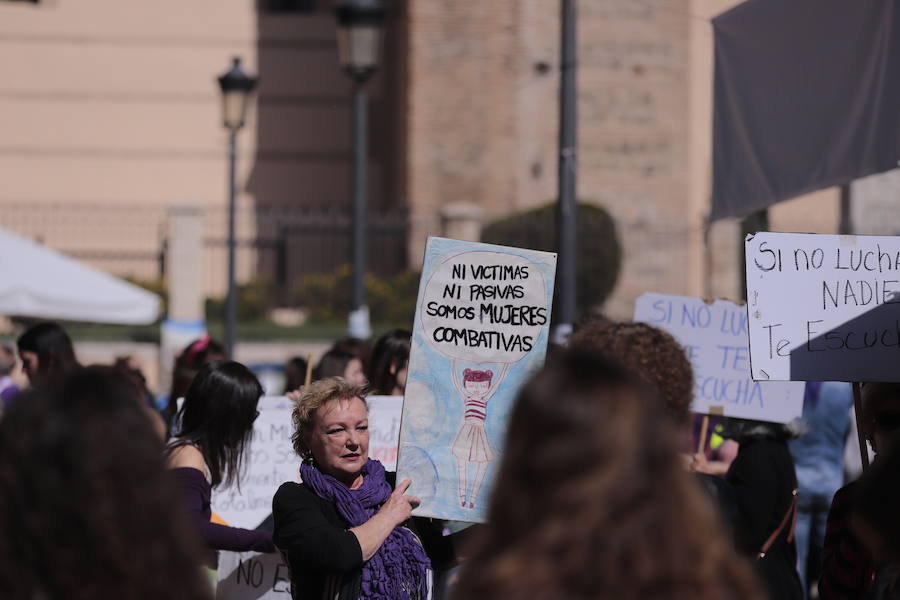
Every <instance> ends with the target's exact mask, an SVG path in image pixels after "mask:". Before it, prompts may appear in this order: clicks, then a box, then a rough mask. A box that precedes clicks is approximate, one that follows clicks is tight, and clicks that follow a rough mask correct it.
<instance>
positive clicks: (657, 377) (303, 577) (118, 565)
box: [0, 318, 900, 600]
mask: <svg viewBox="0 0 900 600" xmlns="http://www.w3.org/2000/svg"><path fill="white" fill-rule="evenodd" d="M410 337H411V334H410V332H408V331H404V330H394V331H390V332H388V333H386V334H385V335H383V336H381V337H380V338H378V339H377V340H376V341H375V343H374V344H373V345H371V346H370V345H369V344H368V343H367V342H365V341H362V340H355V339H345V340H340V341H338V342H336V343H335V344H334V346H333V347H332V348H330V349H329V350H328V351H327V352H325V353H324V354H323V355H322V356H321V357H320V359H319V360H318V362H317V364H316V365H315V366H314V367H313V366H312V365H309V364H307V361H306V360H305V359H303V358H301V357H294V358H291V359H289V360H288V361H287V363H286V364H285V379H286V383H285V389H284V392H285V393H287V394H288V395H289V397H290V398H291V399H292V401H293V411H292V423H291V426H292V431H293V435H292V443H293V448H294V451H295V452H296V455H297V461H298V464H299V465H300V466H299V471H300V480H301V482H300V483H296V482H286V483H284V484H283V485H282V486H281V487H280V488H279V489H278V491H277V492H276V493H275V495H274V498H273V504H272V520H271V527H261V528H259V529H255V530H247V529H241V528H237V527H232V526H229V525H227V524H224V523H220V522H216V521H217V519H216V516H215V515H214V514H213V512H212V509H211V496H212V492H213V490H215V489H227V488H229V487H231V486H235V485H238V482H239V480H240V477H241V473H242V465H243V464H244V463H245V461H246V457H247V451H248V448H249V445H250V441H251V438H252V433H253V426H254V421H255V420H256V418H257V417H258V415H259V412H258V402H259V399H260V397H262V395H263V387H262V385H261V384H260V381H259V380H258V378H257V377H256V375H254V373H253V372H252V371H251V370H250V369H248V368H247V367H246V366H244V365H242V364H240V363H238V362H234V361H230V360H227V359H226V356H225V351H224V348H223V347H222V345H220V344H219V343H217V342H216V341H215V340H213V339H211V338H209V337H208V336H204V337H203V338H200V339H198V340H195V341H194V342H192V343H191V344H190V345H188V346H187V347H186V348H185V349H184V350H183V351H182V352H181V353H180V354H179V355H178V357H177V359H176V361H175V365H174V369H173V373H172V385H171V389H170V390H169V394H168V398H167V399H166V401H165V402H164V403H162V405H161V407H162V409H161V410H157V406H158V404H157V402H155V399H154V397H153V395H152V394H151V393H150V391H149V390H148V389H147V385H146V381H145V380H144V378H143V376H142V375H141V373H140V370H139V368H138V365H135V364H134V363H133V362H132V361H129V360H127V359H124V358H123V359H121V360H117V361H116V362H115V364H113V365H110V366H102V365H91V366H83V365H81V364H80V363H79V362H78V360H77V357H76V354H75V351H74V349H73V345H72V342H71V340H70V339H69V336H68V335H67V334H66V332H65V330H64V329H63V328H62V327H60V326H59V325H58V324H55V323H40V324H37V325H35V326H33V327H31V328H29V329H28V330H27V331H25V332H24V333H23V334H22V335H21V336H20V337H19V339H18V341H17V347H16V348H12V347H10V346H0V400H2V402H0V410H2V415H0V532H2V535H0V596H2V597H3V598H13V599H16V600H18V599H22V600H35V599H44V598H47V599H56V598H75V599H79V598H106V597H110V598H112V597H115V598H212V597H213V596H214V589H215V580H216V578H217V573H216V569H217V565H218V551H220V550H233V551H251V550H252V551H256V552H263V553H267V552H280V553H281V554H282V555H283V557H284V560H285V562H286V564H287V565H288V567H289V572H290V576H291V581H292V584H293V590H294V597H295V598H304V599H311V600H318V599H323V598H328V599H331V600H334V599H338V600H356V599H401V600H424V599H426V598H432V597H434V598H455V599H470V598H471V599H476V600H479V599H488V598H519V597H529V598H535V599H538V600H540V599H550V598H624V599H630V598H634V599H638V598H641V599H644V598H674V599H693V598H698V599H710V600H713V599H735V600H741V599H748V600H754V599H760V600H762V599H764V598H769V599H772V600H780V599H785V600H803V599H805V598H808V597H819V598H823V599H825V600H834V599H851V598H859V599H863V598H872V599H875V600H888V599H893V598H900V583H898V578H900V513H898V511H897V509H896V507H897V506H900V478H898V474H900V473H898V470H900V443H898V442H897V440H898V439H900V384H884V383H869V384H865V385H863V387H862V413H861V423H860V425H861V428H862V430H863V431H864V432H865V435H866V437H867V438H868V439H869V441H870V442H871V445H872V447H873V449H874V450H875V452H876V453H877V454H876V458H875V460H874V463H873V466H872V467H871V468H870V469H868V470H867V471H865V472H864V473H863V474H862V477H861V478H859V479H858V480H854V481H849V482H848V481H847V478H846V477H845V475H844V469H843V456H844V449H843V448H844V444H845V442H846V440H847V438H848V433H849V432H850V430H851V423H850V414H851V406H852V397H851V396H850V388H849V385H848V384H839V383H822V384H819V383H810V384H808V385H807V390H806V397H805V399H804V411H803V419H802V422H800V423H792V424H788V425H782V424H773V423H763V422H756V421H746V420H737V419H717V420H716V422H714V423H713V427H710V428H709V431H710V435H709V441H707V439H706V438H705V437H704V439H703V441H702V442H701V445H702V451H701V452H698V451H697V445H698V437H701V436H702V434H698V431H697V428H696V427H695V426H694V425H693V420H692V414H691V412H690V407H691V399H692V394H693V385H694V383H693V373H692V368H691V363H690V362H689V360H688V358H687V356H686V355H685V352H684V350H683V348H682V347H681V346H680V345H679V344H678V343H677V342H676V341H675V339H674V338H672V336H671V335H669V334H668V333H666V332H664V331H662V330H660V329H657V328H654V327H652V326H650V325H646V324H643V323H616V322H611V321H609V320H607V319H603V318H591V319H586V320H584V321H583V322H581V323H579V325H578V327H577V328H576V330H575V332H574V333H573V335H572V337H571V338H570V340H569V343H568V344H567V346H566V347H565V348H562V347H557V348H551V351H550V352H549V354H548V358H547V362H546V365H545V367H544V368H543V369H542V370H541V371H540V372H539V373H537V374H536V375H535V376H533V377H532V378H531V379H530V380H529V381H527V382H526V383H525V384H524V385H523V386H522V387H521V389H520V390H519V392H518V395H517V399H516V401H515V403H514V406H513V409H512V413H511V415H510V418H509V423H508V430H507V435H506V445H505V447H504V448H502V451H501V449H499V448H498V453H499V454H500V459H499V467H498V470H497V473H496V477H495V480H494V484H493V489H492V492H491V496H490V498H489V508H488V511H487V521H486V523H484V524H480V525H473V526H471V527H467V528H465V527H460V526H459V524H452V523H447V522H443V521H440V520H436V519H430V518H420V517H413V516H412V514H411V513H412V511H413V509H414V508H415V507H416V506H417V505H418V503H419V500H418V499H417V498H415V497H413V496H410V495H408V494H407V489H408V487H409V485H410V481H409V480H404V481H399V482H398V481H396V478H395V474H394V473H391V472H386V471H385V469H384V467H383V466H382V465H381V463H379V462H378V461H375V460H370V459H369V458H368V445H369V431H368V405H367V401H366V397H367V396H368V395H372V394H377V395H402V394H403V393H404V390H405V387H406V379H407V367H408V361H409V354H410ZM17 360H18V361H19V362H20V363H21V366H22V370H23V372H24V373H25V375H26V376H27V380H28V385H27V386H24V385H19V384H17V383H16V382H15V381H14V380H13V379H12V378H11V377H10V376H11V374H12V372H13V369H14V367H15V365H16V362H17ZM279 391H280V390H279ZM704 429H706V428H704Z"/></svg>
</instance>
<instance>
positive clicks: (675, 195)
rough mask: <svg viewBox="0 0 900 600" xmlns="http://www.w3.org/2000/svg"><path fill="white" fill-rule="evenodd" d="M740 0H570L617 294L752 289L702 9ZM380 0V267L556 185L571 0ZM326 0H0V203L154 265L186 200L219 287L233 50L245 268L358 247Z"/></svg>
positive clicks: (864, 205)
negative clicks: (617, 263)
mask: <svg viewBox="0 0 900 600" xmlns="http://www.w3.org/2000/svg"><path fill="white" fill-rule="evenodd" d="M734 3H735V2H734V0H582V1H581V2H579V25H578V36H579V64H578V85H579V98H578V112H579V119H580V121H579V130H578V144H579V160H578V169H579V172H578V196H579V197H580V198H581V199H584V200H586V201H589V202H593V203H598V204H601V205H603V206H605V207H606V208H607V209H608V210H609V211H610V212H611V213H612V215H613V216H614V217H615V219H616V221H617V224H618V227H619V232H620V236H621V240H622V244H623V246H624V249H625V252H624V261H625V262H624V265H623V268H622V274H621V276H620V280H619V284H618V287H617V289H616V291H615V293H614V295H613V297H612V299H611V300H610V301H609V303H608V304H607V310H608V311H609V312H610V313H611V314H612V315H613V316H616V317H626V316H628V315H629V314H630V311H631V306H632V303H633V301H634V298H635V297H636V296H638V295H640V294H641V293H643V292H645V291H658V292H668V293H681V294H690V295H697V296H707V297H713V296H724V297H731V298H735V297H739V296H740V289H741V286H740V273H741V271H740V266H739V244H740V232H739V227H738V226H737V224H736V223H734V222H722V223H717V224H715V225H713V226H712V227H709V228H708V227H706V224H705V223H706V222H705V215H706V213H707V211H708V204H709V193H710V181H709V180H710V172H711V147H710V143H711V142H710V140H711V137H712V136H711V121H712V65H713V62H712V29H711V25H710V23H709V19H710V18H711V17H712V16H714V15H715V14H717V13H718V12H720V11H722V10H724V9H727V8H728V7H730V6H731V5H733V4H734ZM388 4H389V6H390V9H391V11H390V15H391V16H390V19H389V22H388V25H387V30H386V36H385V55H384V60H383V66H382V68H381V69H380V70H379V72H378V73H377V75H376V76H375V78H374V79H373V80H372V82H371V83H370V87H371V91H372V101H371V111H372V118H371V131H370V140H371V147H370V149H369V161H370V164H369V170H370V175H371V181H370V189H369V191H370V203H371V206H372V211H373V213H374V217H373V218H374V219H375V220H376V221H377V223H374V224H373V228H375V229H376V230H377V231H375V232H374V233H373V242H372V243H373V247H372V253H371V254H372V256H373V260H374V261H375V262H376V265H375V266H376V268H377V269H380V270H382V271H389V270H392V269H394V270H395V269H399V268H402V267H403V266H405V265H408V266H410V267H412V268H417V267H418V264H419V263H420V261H421V256H422V249H423V246H424V241H425V238H426V236H427V235H432V234H441V233H444V232H448V231H449V232H453V231H457V232H458V231H463V232H465V231H466V230H465V229H463V230H460V229H458V228H457V229H454V228H453V227H454V226H455V225H458V221H459V219H461V218H462V219H477V220H480V221H481V222H488V221H490V220H492V219H495V218H498V217H501V216H504V215H508V214H510V213H512V212H515V211H519V210H522V209H526V208H530V207H534V206H538V205H541V204H544V203H547V202H549V201H552V200H553V199H554V197H555V194H556V179H557V176H556V170H557V161H556V154H557V127H558V125H557V123H558V114H557V104H558V86H559V25H560V22H559V4H560V3H559V2H558V0H491V1H490V2H485V1H475V0H471V1H463V2H446V1H445V0H390V1H389V2H388ZM331 8H332V5H331V2H329V1H327V0H239V1H235V2H225V3H223V2H216V1H214V0H192V1H191V2H178V1H175V0H158V1H157V2H154V3H124V2H115V1H113V0H78V1H77V2H74V1H72V0H37V1H33V2H22V1H18V2H17V1H12V2H11V1H8V0H0V48H2V50H3V56H4V60H3V61H0V132H2V133H0V178H2V181H3V182H4V186H3V188H2V189H0V225H3V226H6V227H10V228H12V229H15V230H18V231H21V232H23V233H25V234H26V235H30V236H32V237H35V238H38V239H40V240H42V241H43V242H44V243H46V244H48V245H50V246H53V247H57V248H60V249H63V250H66V251H68V252H71V253H73V254H74V255H76V256H78V257H80V258H83V259H86V260H89V261H91V262H94V263H95V264H97V265H99V266H101V267H103V268H106V269H108V270H110V271H112V272H115V273H118V274H133V275H137V276H141V277H144V278H152V277H155V276H157V275H158V274H159V273H160V268H161V267H160V264H159V257H160V249H161V247H162V244H163V240H164V238H165V231H166V228H165V223H166V215H167V211H168V210H169V209H170V207H172V206H177V205H184V204H189V205H196V206H199V207H200V208H201V209H202V211H203V214H204V233H203V236H204V248H205V250H204V269H203V273H202V277H203V287H204V289H205V291H206V292H207V293H208V294H212V295H215V294H220V293H221V292H222V290H223V289H224V282H225V268H224V250H223V244H222V242H223V239H224V235H225V220H224V207H225V199H226V162H225V160H226V159H225V132H224V130H223V129H222V127H221V124H220V122H219V119H220V114H219V93H218V90H217V88H216V86H215V83H214V77H215V76H216V75H218V74H219V73H220V72H221V71H223V70H225V68H226V67H227V66H228V63H229V59H230V57H231V56H232V55H240V56H242V57H244V64H245V65H246V66H247V68H248V70H250V71H254V72H257V73H259V75H260V87H259V91H258V97H257V102H256V104H255V107H254V110H253V116H252V118H251V119H250V122H249V123H248V126H247V127H246V128H245V130H244V131H243V132H242V133H241V137H240V154H239V187H240V189H241V194H240V197H239V237H240V239H241V246H240V251H239V264H238V275H239V278H240V279H241V280H244V281H246V280H249V279H251V278H253V277H260V276H266V277H281V278H282V279H284V280H288V281H289V280H291V279H293V278H295V277H297V276H299V275H301V274H302V273H304V272H313V271H316V270H320V271H321V270H327V269H329V268H333V267H334V266H335V265H336V264H339V263H340V262H341V261H345V260H346V257H348V256H349V237H348V235H349V229H348V227H347V225H348V223H347V210H346V209H347V206H348V203H349V198H350V160H351V156H350V104H349V100H350V91H351V88H350V83H349V81H348V80H347V79H346V77H344V76H343V75H342V74H341V73H340V71H339V69H338V65H337V53H336V43H335V36H334V19H333V16H332V13H331ZM897 187H898V184H897V183H896V177H893V175H886V176H881V177H875V178H870V179H869V180H867V181H865V182H861V183H860V184H858V185H856V186H855V191H857V192H858V193H857V194H856V196H857V198H858V199H859V202H858V203H857V204H856V207H855V213H854V216H855V218H856V223H857V229H858V231H860V232H867V230H868V228H869V227H872V228H874V227H876V226H877V227H878V229H877V231H876V230H875V229H872V230H871V232H873V233H874V232H879V233H880V232H896V231H897V230H900V218H898V217H897V216H896V215H894V211H892V210H891V208H890V207H891V206H892V202H893V199H894V198H896V196H897V193H898V192H897ZM876 209H877V210H876ZM874 214H877V215H878V217H877V218H875V217H871V215H874ZM837 219H838V194H837V193H836V191H835V190H826V191H823V192H820V193H817V194H813V195H811V196H809V197H805V198H800V199H797V200H794V201H791V202H787V203H784V204H782V205H779V206H777V207H774V208H773V209H772V210H771V213H770V223H771V228H772V229H775V230H790V231H817V232H833V231H835V230H836V227H837ZM867 219H868V220H867ZM894 224H896V225H894ZM285 257H288V258H289V259H290V260H287V262H285V261H286V258H285Z"/></svg>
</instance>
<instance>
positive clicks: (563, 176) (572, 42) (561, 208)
mask: <svg viewBox="0 0 900 600" xmlns="http://www.w3.org/2000/svg"><path fill="white" fill-rule="evenodd" d="M576 8H577V7H576V0H562V14H561V21H562V31H561V40H560V41H561V44H560V46H561V64H560V84H559V181H558V184H557V186H558V188H557V189H558V190H559V191H558V193H559V204H558V206H557V212H556V214H557V232H558V233H557V236H558V238H559V239H558V242H557V249H558V256H557V263H556V287H557V293H556V303H557V306H555V307H554V308H555V309H556V323H555V324H554V328H553V335H552V338H553V342H554V343H557V344H560V345H564V344H565V343H566V342H567V341H568V339H569V334H570V333H571V332H572V325H573V323H574V322H575V316H576V315H575V313H576V311H577V304H576V291H577V281H576V273H577V269H576V267H577V260H578V256H577V244H576V235H577V216H578V205H577V202H576V194H575V185H576V175H577V165H578V144H577V138H576V129H577V124H578V121H577V119H578V117H577V113H576V110H575V109H576V97H577V94H578V88H577V87H576V81H575V68H576V58H577V43H576V38H575V33H576V21H575V20H576Z"/></svg>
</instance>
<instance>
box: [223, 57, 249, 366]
mask: <svg viewBox="0 0 900 600" xmlns="http://www.w3.org/2000/svg"><path fill="white" fill-rule="evenodd" d="M219 87H220V88H221V89H222V123H223V125H225V129H227V130H228V296H227V299H226V302H225V354H226V356H227V357H228V358H234V348H235V331H236V327H237V293H236V290H235V282H234V248H235V239H234V207H235V198H236V196H237V182H236V172H235V167H236V162H237V150H236V147H237V132H238V130H239V129H240V128H241V127H243V126H244V117H245V115H246V114H247V106H248V105H249V104H250V95H251V94H252V93H253V90H254V89H255V88H256V78H255V77H251V76H250V75H247V74H246V73H244V71H243V70H242V69H241V59H240V58H238V57H235V58H234V60H233V62H232V65H231V69H229V70H228V71H227V72H226V73H224V74H223V75H221V76H220V77H219Z"/></svg>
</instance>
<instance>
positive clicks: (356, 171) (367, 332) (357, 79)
mask: <svg viewBox="0 0 900 600" xmlns="http://www.w3.org/2000/svg"><path fill="white" fill-rule="evenodd" d="M385 12H386V11H385V8H384V4H382V2H381V0H345V1H344V2H341V3H340V4H339V5H338V6H337V8H336V9H335V13H336V14H337V21H338V27H337V40H338V56H339V59H340V63H341V68H342V69H343V70H344V71H345V72H346V73H347V75H349V76H350V78H351V79H353V285H352V295H351V298H350V317H349V319H348V330H349V334H350V335H351V336H352V337H356V338H362V339H365V338H368V337H370V336H371V335H372V329H371V326H370V324H369V308H368V307H367V306H366V290H365V286H364V282H363V277H364V276H365V272H366V154H367V152H366V151H367V146H368V140H367V125H366V121H367V118H368V115H367V114H366V113H367V107H366V92H365V88H364V87H363V86H364V84H365V82H366V81H367V80H368V79H369V77H371V76H372V74H373V73H375V69H376V68H378V59H379V54H380V51H381V37H382V27H383V25H384V17H385Z"/></svg>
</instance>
